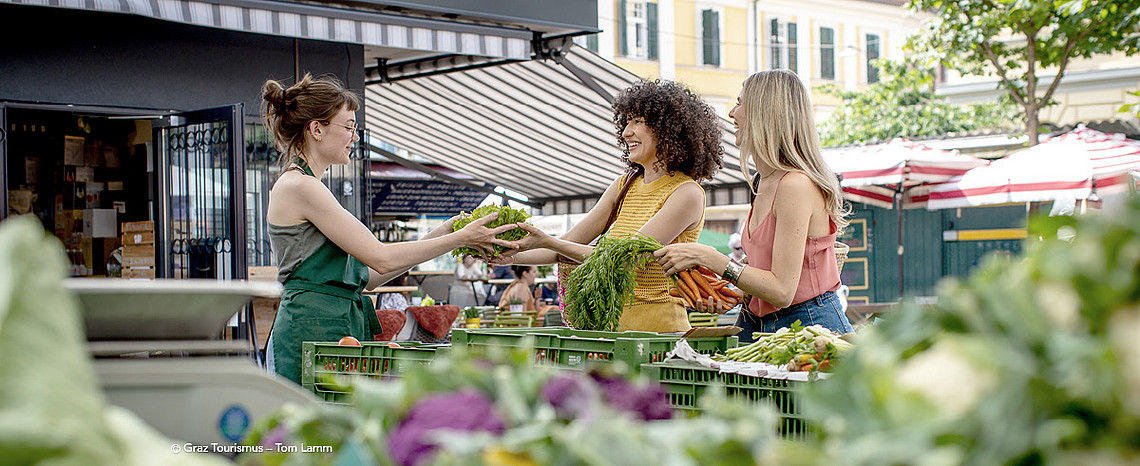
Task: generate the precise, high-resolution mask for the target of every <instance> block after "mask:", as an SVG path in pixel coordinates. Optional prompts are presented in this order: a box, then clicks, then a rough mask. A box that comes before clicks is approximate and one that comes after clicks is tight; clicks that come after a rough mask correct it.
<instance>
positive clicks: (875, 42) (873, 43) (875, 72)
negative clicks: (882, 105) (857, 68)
mask: <svg viewBox="0 0 1140 466" xmlns="http://www.w3.org/2000/svg"><path fill="white" fill-rule="evenodd" d="M878 58H879V36H878V35H876V34H867V83H868V84H870V83H877V82H879V68H878V67H876V66H875V65H872V64H871V62H872V61H874V60H876V59H878Z"/></svg>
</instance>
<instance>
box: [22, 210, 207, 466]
mask: <svg viewBox="0 0 1140 466" xmlns="http://www.w3.org/2000/svg"><path fill="white" fill-rule="evenodd" d="M65 264H67V258H66V257H65V256H64V253H63V248H62V247H61V245H60V244H59V241H57V240H55V239H54V238H52V237H50V236H49V235H47V234H45V233H44V230H43V227H42V226H41V224H40V222H39V221H38V220H37V219H35V217H31V216H18V217H11V218H9V219H7V220H4V221H3V222H0V356H2V357H0V464H51V465H76V466H86V465H111V464H114V465H138V466H142V465H154V464H163V465H217V464H228V463H229V462H228V461H225V460H224V459H222V458H221V457H218V456H212V455H202V454H194V453H182V454H178V455H175V454H172V453H171V451H170V450H171V445H174V444H175V443H176V442H175V441H173V440H171V439H166V438H163V437H162V435H160V434H159V433H158V432H156V431H155V430H154V429H152V428H151V427H150V426H148V425H146V424H145V423H144V422H143V421H142V420H140V419H139V418H138V417H137V416H135V415H134V413H131V412H130V411H127V410H125V409H123V408H120V407H117V406H112V405H110V404H108V403H107V400H106V399H105V398H104V396H103V390H102V388H101V387H100V385H99V382H98V380H97V379H96V376H95V369H94V368H93V367H92V364H91V359H90V356H89V355H88V353H87V349H86V344H87V341H86V340H87V339H86V337H85V336H84V335H83V327H82V323H81V320H80V315H79V303H78V301H77V300H76V298H75V296H74V295H73V294H72V293H70V292H68V291H67V290H66V289H65V288H64V287H63V279H64V277H66V276H67V275H66V273H67V272H66V270H67V269H66V266H65Z"/></svg>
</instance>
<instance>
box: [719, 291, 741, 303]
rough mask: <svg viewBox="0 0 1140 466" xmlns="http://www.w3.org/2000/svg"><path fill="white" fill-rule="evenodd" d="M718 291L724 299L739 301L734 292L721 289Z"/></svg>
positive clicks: (737, 295)
mask: <svg viewBox="0 0 1140 466" xmlns="http://www.w3.org/2000/svg"><path fill="white" fill-rule="evenodd" d="M719 291H720V294H722V295H724V297H726V298H732V299H735V300H737V301H740V295H739V294H737V292H735V291H732V290H730V289H728V288H721V289H720V290H719Z"/></svg>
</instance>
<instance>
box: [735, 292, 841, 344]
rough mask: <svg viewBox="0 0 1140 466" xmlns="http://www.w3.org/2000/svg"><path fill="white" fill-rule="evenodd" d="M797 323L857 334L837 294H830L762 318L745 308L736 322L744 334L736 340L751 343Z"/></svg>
mask: <svg viewBox="0 0 1140 466" xmlns="http://www.w3.org/2000/svg"><path fill="white" fill-rule="evenodd" d="M797 320H798V321H800V324H802V325H803V326H804V327H807V326H809V325H815V324H820V325H822V326H824V327H825V328H827V329H830V330H831V331H833V332H836V333H840V334H843V333H851V332H852V331H854V330H853V329H852V328H851V322H849V321H848V320H847V316H846V315H845V314H844V313H843V311H842V308H841V307H840V304H839V297H838V296H836V295H835V292H834V291H828V292H825V293H823V294H821V295H819V296H816V297H814V298H811V299H809V300H807V301H804V302H801V303H796V304H793V305H791V306H788V307H785V308H783V309H780V310H778V311H776V312H773V313H771V314H768V315H766V316H763V317H760V316H757V315H756V314H753V313H752V311H749V310H748V308H747V307H744V308H743V309H741V310H740V316H739V317H737V318H736V326H737V327H740V328H742V329H743V330H741V331H740V333H738V334H737V335H736V336H737V337H739V338H740V343H752V342H753V341H756V340H755V339H754V338H752V333H753V332H762V333H773V332H775V331H776V330H779V329H780V328H782V327H791V326H792V323H794V322H795V321H797Z"/></svg>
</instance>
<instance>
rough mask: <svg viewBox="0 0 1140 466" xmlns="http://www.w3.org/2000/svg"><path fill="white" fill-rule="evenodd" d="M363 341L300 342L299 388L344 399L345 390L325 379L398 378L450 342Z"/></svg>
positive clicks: (332, 398) (429, 359) (335, 400)
mask: <svg viewBox="0 0 1140 466" xmlns="http://www.w3.org/2000/svg"><path fill="white" fill-rule="evenodd" d="M388 343H389V342H372V341H370V342H362V343H361V346H341V345H339V344H337V343H335V342H333V343H328V342H313V341H306V342H303V343H301V358H302V361H303V365H302V367H301V387H302V388H303V389H305V390H309V391H312V392H313V393H316V394H317V396H319V397H321V398H322V399H324V400H326V401H334V402H347V401H348V393H346V392H344V391H341V390H339V389H338V388H337V387H335V386H333V385H332V384H329V383H327V379H328V378H330V377H331V376H335V375H360V376H364V377H374V378H379V377H398V376H400V375H401V374H403V373H404V372H405V371H406V370H407V369H408V368H409V367H411V365H413V364H419V365H422V364H427V363H429V362H431V360H432V359H434V358H435V355H436V353H437V352H438V351H440V350H441V349H446V348H447V347H448V346H449V345H425V344H422V343H419V342H414V341H413V342H398V344H399V345H400V347H399V348H397V347H392V346H389V344H388Z"/></svg>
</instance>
